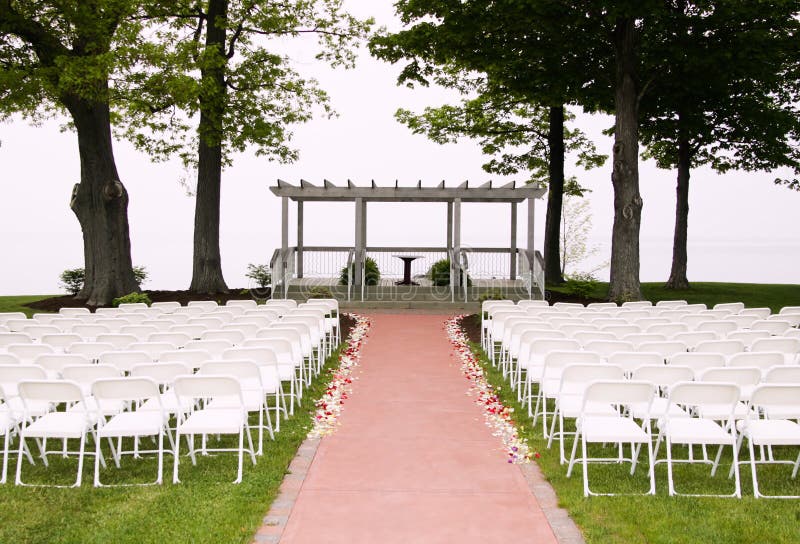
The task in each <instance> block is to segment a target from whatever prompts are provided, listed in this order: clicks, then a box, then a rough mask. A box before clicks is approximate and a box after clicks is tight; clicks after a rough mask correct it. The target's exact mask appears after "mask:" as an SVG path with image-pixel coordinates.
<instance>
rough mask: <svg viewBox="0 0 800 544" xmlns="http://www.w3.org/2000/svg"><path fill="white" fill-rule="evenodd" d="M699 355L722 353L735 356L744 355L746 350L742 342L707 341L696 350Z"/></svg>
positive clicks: (696, 347)
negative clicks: (737, 354) (736, 354)
mask: <svg viewBox="0 0 800 544" xmlns="http://www.w3.org/2000/svg"><path fill="white" fill-rule="evenodd" d="M694 350H695V351H696V352H697V353H722V354H723V355H733V354H735V353H742V352H743V351H744V350H745V347H744V342H742V341H741V340H707V341H705V342H700V343H699V344H697V345H696V346H695V348H694Z"/></svg>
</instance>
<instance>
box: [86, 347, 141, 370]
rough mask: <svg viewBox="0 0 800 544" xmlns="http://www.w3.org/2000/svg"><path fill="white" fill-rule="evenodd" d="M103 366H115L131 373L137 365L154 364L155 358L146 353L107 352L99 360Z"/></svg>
mask: <svg viewBox="0 0 800 544" xmlns="http://www.w3.org/2000/svg"><path fill="white" fill-rule="evenodd" d="M97 360H98V362H99V363H100V364H101V365H109V366H113V367H115V368H117V369H119V370H121V371H123V372H130V370H131V368H133V367H134V366H135V365H138V364H142V363H152V362H153V357H152V356H151V355H150V354H149V353H147V352H145V351H127V350H126V351H107V352H105V353H101V354H100V356H99V357H98V358H97Z"/></svg>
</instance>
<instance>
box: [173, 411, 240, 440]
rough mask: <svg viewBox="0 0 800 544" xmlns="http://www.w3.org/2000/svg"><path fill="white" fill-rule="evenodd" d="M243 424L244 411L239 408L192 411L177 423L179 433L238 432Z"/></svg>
mask: <svg viewBox="0 0 800 544" xmlns="http://www.w3.org/2000/svg"><path fill="white" fill-rule="evenodd" d="M244 424H245V413H244V411H243V410H241V409H239V408H220V409H215V410H198V411H196V412H193V413H192V414H191V415H190V416H189V417H188V418H187V419H186V421H184V422H183V423H181V424H180V425H178V432H180V433H181V434H225V433H238V432H239V431H240V430H241V429H242V427H243V426H244Z"/></svg>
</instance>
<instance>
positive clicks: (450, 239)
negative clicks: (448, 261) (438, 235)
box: [447, 201, 453, 254]
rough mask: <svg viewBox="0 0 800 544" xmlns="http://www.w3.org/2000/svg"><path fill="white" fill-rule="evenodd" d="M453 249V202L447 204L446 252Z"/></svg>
mask: <svg viewBox="0 0 800 544" xmlns="http://www.w3.org/2000/svg"><path fill="white" fill-rule="evenodd" d="M451 249H453V202H452V201H449V202H448V203H447V252H448V254H449V253H450V250H451Z"/></svg>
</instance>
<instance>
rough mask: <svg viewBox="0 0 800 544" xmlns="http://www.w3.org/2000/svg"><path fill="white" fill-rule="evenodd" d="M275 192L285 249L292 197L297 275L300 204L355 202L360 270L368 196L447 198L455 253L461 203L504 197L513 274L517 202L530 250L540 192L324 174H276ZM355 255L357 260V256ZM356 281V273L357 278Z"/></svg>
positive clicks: (300, 268)
mask: <svg viewBox="0 0 800 544" xmlns="http://www.w3.org/2000/svg"><path fill="white" fill-rule="evenodd" d="M270 191H272V192H273V193H274V194H275V195H276V196H278V197H280V198H281V250H282V253H283V254H284V255H286V254H287V250H288V249H289V200H293V201H294V202H296V203H297V257H298V258H297V263H298V264H297V270H296V274H297V277H299V278H302V277H303V265H302V263H303V228H304V224H303V221H304V218H303V205H304V204H305V203H306V202H354V203H355V225H354V226H355V248H354V249H355V255H356V259H357V260H356V262H355V265H356V266H355V269H356V270H360V266H359V265H360V264H362V263H361V261H363V259H364V258H365V253H366V246H367V228H366V227H367V205H368V204H369V203H370V202H444V203H446V204H447V250H448V252H455V254H459V252H460V250H461V204H462V203H466V202H484V203H506V204H509V205H510V210H511V224H510V234H511V235H510V253H511V275H512V278H513V276H515V275H516V260H515V255H516V252H517V207H518V204H520V203H523V202H527V208H528V210H527V212H528V213H527V231H526V232H527V235H526V246H525V247H527V249H528V250H529V251H530V252H533V251H534V241H533V236H534V218H535V201H536V199H537V198H541V197H542V196H543V195H544V194H545V189H543V188H542V187H541V186H540V185H538V184H536V185H524V184H523V185H518V184H517V183H516V182H511V183H508V184H505V185H501V186H494V185H493V184H492V182H491V181H490V182H488V183H484V184H482V185H478V186H470V183H469V182H468V181H465V182H463V183H461V184H458V185H452V186H447V185H446V183H445V182H444V181H442V182H441V183H439V184H438V185H437V186H435V187H426V186H423V185H422V182H421V181H420V182H418V183H417V185H416V186H412V187H407V186H406V187H404V186H400V185H399V184H398V183H397V182H395V183H394V184H393V185H388V186H380V185H378V184H376V183H375V181H372V182H371V183H370V185H369V186H359V185H356V184H355V183H353V182H352V181H350V180H348V181H347V185H346V186H339V185H335V184H334V183H332V182H330V181H328V180H324V182H323V184H322V185H315V184H312V183H310V182H308V181H305V180H300V183H299V185H293V184H291V183H287V182H286V181H283V180H280V179H279V180H278V183H277V185H276V186H274V187H270ZM359 259H360V260H359ZM356 281H357V283H360V281H361V279H360V278H356Z"/></svg>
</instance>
